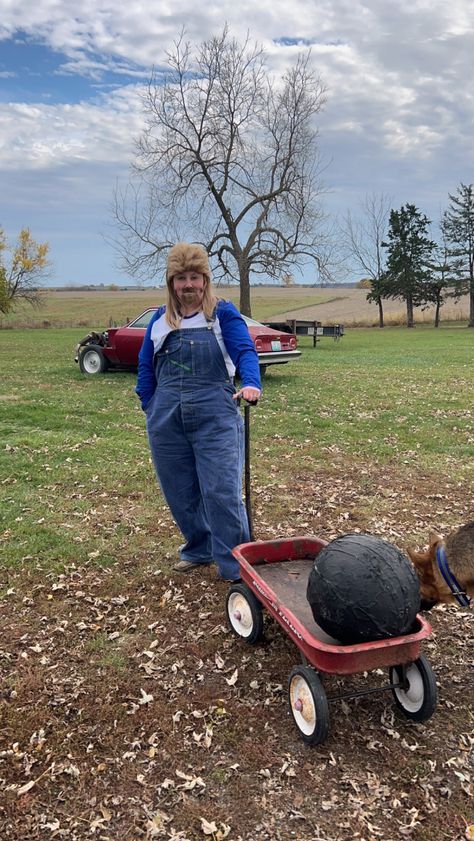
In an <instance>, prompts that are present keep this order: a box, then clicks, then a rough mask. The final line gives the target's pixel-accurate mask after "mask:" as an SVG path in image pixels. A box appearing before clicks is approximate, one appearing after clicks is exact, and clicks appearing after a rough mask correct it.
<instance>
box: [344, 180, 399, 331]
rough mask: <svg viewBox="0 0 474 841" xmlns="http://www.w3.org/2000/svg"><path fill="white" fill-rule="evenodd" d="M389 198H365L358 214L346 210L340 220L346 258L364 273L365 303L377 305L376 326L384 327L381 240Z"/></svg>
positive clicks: (368, 196)
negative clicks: (366, 286) (366, 287)
mask: <svg viewBox="0 0 474 841" xmlns="http://www.w3.org/2000/svg"><path fill="white" fill-rule="evenodd" d="M390 204H391V199H390V198H389V197H387V196H386V195H384V193H380V194H375V193H372V194H371V195H366V196H365V199H364V201H363V202H361V204H360V215H359V217H358V218H356V219H354V217H353V216H352V214H351V212H350V211H349V212H348V213H347V215H346V217H345V219H344V221H343V225H342V238H343V242H344V250H345V253H346V258H347V260H348V261H350V262H351V263H352V264H353V265H356V266H357V267H358V268H359V270H360V271H361V272H364V276H365V278H366V279H368V280H370V283H371V288H370V291H369V292H368V294H367V300H368V301H373V302H374V303H376V304H377V306H378V310H379V327H383V326H384V315H383V304H382V300H383V297H384V296H383V284H384V267H385V255H384V253H383V249H382V240H383V238H384V237H385V235H386V232H387V227H388V218H389V214H390Z"/></svg>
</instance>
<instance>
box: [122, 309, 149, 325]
mask: <svg viewBox="0 0 474 841" xmlns="http://www.w3.org/2000/svg"><path fill="white" fill-rule="evenodd" d="M155 312H156V310H147V311H146V312H144V313H142V315H139V316H138V318H136V319H135V321H131V322H130V324H127V327H145V328H146V327H148V325H149V323H150V319H151V317H152V315H154V314H155Z"/></svg>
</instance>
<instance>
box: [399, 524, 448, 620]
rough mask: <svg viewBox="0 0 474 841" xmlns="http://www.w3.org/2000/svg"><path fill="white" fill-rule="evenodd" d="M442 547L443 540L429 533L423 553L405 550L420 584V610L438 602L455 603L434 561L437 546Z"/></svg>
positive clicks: (427, 608)
mask: <svg viewBox="0 0 474 841" xmlns="http://www.w3.org/2000/svg"><path fill="white" fill-rule="evenodd" d="M443 545H444V541H443V538H442V537H440V535H439V534H435V533H434V532H431V533H430V537H429V546H428V549H427V550H426V551H425V552H415V550H414V549H407V553H408V555H409V557H410V558H411V560H412V561H413V564H414V567H415V570H416V574H417V575H418V580H419V582H420V596H421V610H429V609H430V608H431V607H433V606H434V605H435V604H438V603H439V602H443V603H445V604H448V603H450V602H454V601H455V599H454V596H453V594H452V592H451V590H450V589H449V587H448V585H447V584H446V582H445V580H444V578H443V576H442V575H441V573H440V571H439V568H438V563H437V560H436V551H437V549H438V546H443Z"/></svg>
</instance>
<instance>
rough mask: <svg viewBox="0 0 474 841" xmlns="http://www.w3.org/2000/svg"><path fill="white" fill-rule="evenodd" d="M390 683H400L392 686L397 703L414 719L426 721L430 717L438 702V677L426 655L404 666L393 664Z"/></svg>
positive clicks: (390, 671) (399, 707) (402, 710)
mask: <svg viewBox="0 0 474 841" xmlns="http://www.w3.org/2000/svg"><path fill="white" fill-rule="evenodd" d="M389 675H390V683H392V684H399V686H396V685H395V686H394V687H393V688H392V692H393V697H394V699H395V704H396V706H397V707H398V709H399V710H401V712H402V713H403V714H404V715H406V717H407V718H411V719H412V721H426V719H427V718H430V717H431V716H432V715H433V713H434V711H435V709H436V702H437V690H436V679H435V676H434V673H433V670H432V668H431V666H430V664H429V663H428V660H427V659H426V657H424V656H423V655H421V657H419V658H418V660H415V661H414V662H413V663H410V664H409V665H408V666H407V667H406V669H405V680H404V669H403V666H392V667H391V668H390V670H389Z"/></svg>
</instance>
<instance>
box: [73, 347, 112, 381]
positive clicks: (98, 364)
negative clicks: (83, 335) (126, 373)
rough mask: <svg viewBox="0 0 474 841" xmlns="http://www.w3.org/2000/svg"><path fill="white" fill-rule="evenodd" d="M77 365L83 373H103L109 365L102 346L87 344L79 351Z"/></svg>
mask: <svg viewBox="0 0 474 841" xmlns="http://www.w3.org/2000/svg"><path fill="white" fill-rule="evenodd" d="M79 367H80V369H81V371H82V373H83V374H103V373H104V371H106V370H107V368H108V367H109V362H108V359H107V358H106V357H105V356H104V353H103V351H102V348H100V347H98V346H97V345H87V346H86V347H85V348H84V350H82V351H80V352H79Z"/></svg>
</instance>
